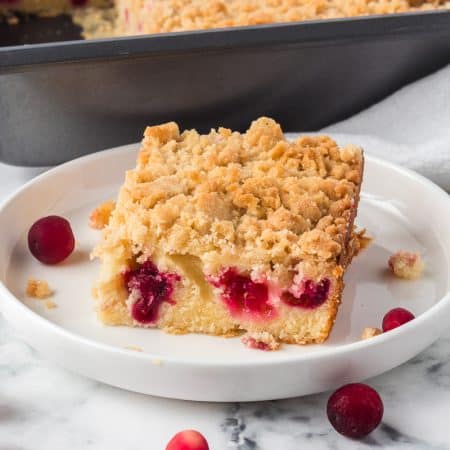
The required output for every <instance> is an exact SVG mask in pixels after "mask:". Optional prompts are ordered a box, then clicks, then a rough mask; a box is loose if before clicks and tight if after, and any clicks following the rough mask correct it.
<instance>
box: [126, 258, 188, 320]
mask: <svg viewBox="0 0 450 450" xmlns="http://www.w3.org/2000/svg"><path fill="white" fill-rule="evenodd" d="M123 277H124V281H125V285H126V287H127V289H128V292H129V293H132V292H133V293H136V292H137V294H138V296H137V297H138V298H137V300H136V301H135V302H134V304H133V305H132V306H131V315H132V317H133V319H135V320H136V321H137V322H140V323H143V324H151V323H154V322H156V320H157V319H158V311H159V308H160V306H161V304H162V303H163V302H167V303H170V304H175V302H174V301H173V300H172V294H173V290H174V284H175V282H177V281H180V276H179V275H177V274H175V273H170V272H160V271H159V270H158V269H157V268H156V266H155V265H154V264H153V263H152V262H151V261H146V262H145V263H144V264H142V265H141V266H139V267H138V268H137V269H134V270H131V269H129V270H127V271H126V272H125V273H124V274H123Z"/></svg>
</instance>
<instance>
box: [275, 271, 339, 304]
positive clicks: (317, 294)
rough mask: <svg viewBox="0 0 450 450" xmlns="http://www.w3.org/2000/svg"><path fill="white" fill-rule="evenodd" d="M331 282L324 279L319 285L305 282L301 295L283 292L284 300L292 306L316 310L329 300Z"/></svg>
mask: <svg viewBox="0 0 450 450" xmlns="http://www.w3.org/2000/svg"><path fill="white" fill-rule="evenodd" d="M330 284H331V283H330V280H329V279H328V278H323V279H322V280H320V281H319V282H318V283H316V282H315V281H313V280H304V281H302V285H301V286H300V290H299V291H300V292H301V293H300V294H293V293H292V292H283V294H282V295H281V298H282V300H283V301H284V302H285V303H287V304H288V305H290V306H300V307H302V308H308V309H314V308H317V307H319V306H320V305H322V304H323V303H324V302H325V300H326V299H327V298H328V292H329V290H330Z"/></svg>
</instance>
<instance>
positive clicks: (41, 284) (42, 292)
mask: <svg viewBox="0 0 450 450" xmlns="http://www.w3.org/2000/svg"><path fill="white" fill-rule="evenodd" d="M26 292H27V295H28V296H29V297H32V298H37V299H39V300H41V299H44V298H48V297H51V296H52V295H53V291H52V290H51V289H50V286H49V285H48V283H47V282H46V281H45V280H36V279H35V278H30V279H29V280H28V282H27V291H26Z"/></svg>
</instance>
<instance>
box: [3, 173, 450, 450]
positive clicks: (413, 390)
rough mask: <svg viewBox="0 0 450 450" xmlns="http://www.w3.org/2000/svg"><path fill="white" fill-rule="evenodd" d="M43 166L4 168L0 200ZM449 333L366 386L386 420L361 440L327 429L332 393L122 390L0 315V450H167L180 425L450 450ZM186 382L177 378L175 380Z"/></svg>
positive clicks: (230, 434)
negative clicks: (193, 395)
mask: <svg viewBox="0 0 450 450" xmlns="http://www.w3.org/2000/svg"><path fill="white" fill-rule="evenodd" d="M40 171H41V170H40V169H25V168H17V167H9V166H5V165H2V164H0V199H3V198H4V197H5V196H7V195H8V194H9V193H11V192H12V191H13V190H14V189H15V188H17V187H19V186H20V185H22V184H23V183H24V182H26V181H27V180H28V179H30V178H32V177H33V176H35V175H36V174H38V173H39V172H40ZM449 353H450V330H449V332H448V333H447V334H446V336H444V337H443V338H441V339H440V340H439V341H438V342H437V343H436V344H434V345H433V346H432V347H430V348H429V349H428V350H426V351H425V352H423V353H422V354H420V355H419V356H418V357H416V358H415V359H413V360H411V361H410V362H408V363H406V364H404V365H402V366H400V367H398V368H396V369H394V370H392V371H390V372H388V373H386V374H384V375H382V376H379V377H377V378H374V379H372V380H370V381H369V384H370V385H372V386H373V387H375V388H376V389H377V390H378V391H379V392H380V394H381V396H382V398H383V401H384V405H385V415H384V420H383V424H382V425H381V426H380V427H379V428H378V429H377V430H376V431H375V432H374V433H372V435H371V436H370V437H368V438H367V439H365V440H364V441H361V442H356V441H351V440H348V439H346V438H344V437H342V436H340V435H338V434H337V433H336V432H335V431H334V430H333V429H332V428H331V426H330V424H329V423H328V420H327V419H326V415H325V405H326V401H327V398H328V395H329V394H328V393H325V394H320V395H312V396H308V397H303V398H296V399H292V400H282V401H271V402H258V403H248V404H238V403H234V404H211V403H194V402H185V401H176V400H165V399H160V398H154V397H148V396H144V395H140V394H135V393H131V392H126V391H123V390H120V389H116V388H113V387H110V386H106V385H103V384H100V383H97V382H95V381H91V380H88V379H86V378H83V377H80V376H77V375H74V374H72V373H69V372H67V371H65V370H63V369H60V368H58V367H56V366H54V365H52V364H50V363H49V362H47V361H45V360H43V359H42V358H41V357H40V356H39V355H38V354H37V353H36V352H35V351H34V350H33V349H32V348H30V347H29V346H28V345H27V344H25V343H24V342H22V341H21V340H19V339H18V338H17V337H16V335H15V333H14V331H13V330H12V329H11V328H10V326H9V325H8V324H7V323H6V322H5V321H4V320H3V319H1V318H0V450H61V449H64V450H81V449H95V450H164V448H165V444H166V443H167V441H168V440H169V439H170V437H171V436H172V435H173V434H174V433H176V432H177V431H180V430H182V429H186V428H195V429H198V430H199V431H201V432H202V433H203V434H204V435H205V436H206V437H207V438H208V441H209V443H210V448H211V450H226V449H237V450H300V449H308V450H325V449H329V450H341V449H342V450H344V449H345V450H353V449H366V448H371V447H374V448H384V449H393V450H400V449H408V450H416V449H429V450H438V449H439V450H441V449H450V426H449V423H448V422H449V418H450V359H449ZM181 382H183V380H180V383H181Z"/></svg>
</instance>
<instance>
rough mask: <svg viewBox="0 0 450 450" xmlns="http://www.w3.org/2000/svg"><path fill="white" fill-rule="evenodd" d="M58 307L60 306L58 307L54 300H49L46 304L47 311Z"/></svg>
mask: <svg viewBox="0 0 450 450" xmlns="http://www.w3.org/2000/svg"><path fill="white" fill-rule="evenodd" d="M57 306H58V305H57V304H56V303H55V302H54V301H52V300H47V301H46V302H45V307H46V308H47V309H55V308H56V307H57Z"/></svg>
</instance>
